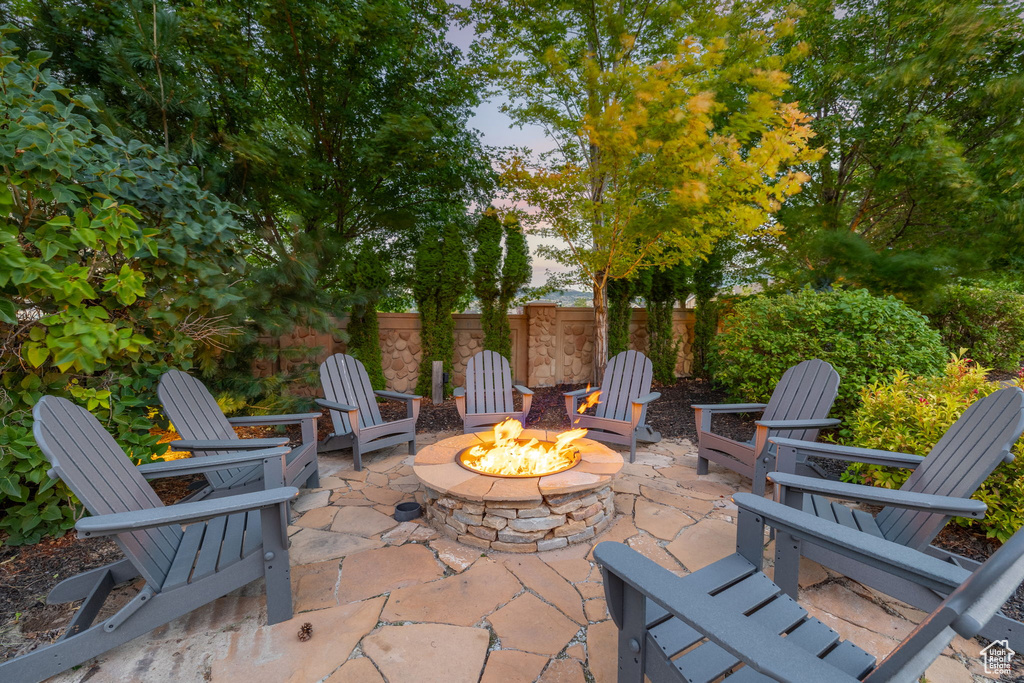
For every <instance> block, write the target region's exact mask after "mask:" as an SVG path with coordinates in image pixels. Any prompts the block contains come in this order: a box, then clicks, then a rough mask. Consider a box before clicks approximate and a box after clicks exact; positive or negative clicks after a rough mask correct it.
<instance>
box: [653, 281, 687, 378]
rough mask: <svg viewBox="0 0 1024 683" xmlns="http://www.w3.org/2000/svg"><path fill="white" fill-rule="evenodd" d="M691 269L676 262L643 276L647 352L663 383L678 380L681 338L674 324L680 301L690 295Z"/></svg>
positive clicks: (655, 372) (656, 375)
mask: <svg viewBox="0 0 1024 683" xmlns="http://www.w3.org/2000/svg"><path fill="white" fill-rule="evenodd" d="M689 279H690V268H689V267H688V266H687V265H686V264H684V263H677V264H676V265H674V266H671V267H668V268H651V269H648V270H646V271H644V273H643V275H642V277H641V289H642V290H643V295H644V301H645V302H646V307H647V355H648V356H650V359H651V365H652V366H653V369H654V379H656V380H658V381H659V382H661V383H662V384H672V383H674V382H675V380H676V360H677V359H678V358H679V346H680V343H681V342H680V341H679V340H678V339H676V336H675V329H674V328H673V326H672V322H673V317H674V313H675V308H676V302H677V301H686V297H688V296H689V295H690V289H689V286H690V283H689Z"/></svg>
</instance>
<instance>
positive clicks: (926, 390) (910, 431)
mask: <svg viewBox="0 0 1024 683" xmlns="http://www.w3.org/2000/svg"><path fill="white" fill-rule="evenodd" d="M985 375H986V370H985V368H984V367H982V366H980V365H977V364H975V363H972V362H971V361H970V360H968V359H966V358H963V357H961V356H954V357H953V359H952V361H951V362H950V363H949V365H948V366H947V367H946V372H945V374H944V375H942V376H939V377H916V378H914V377H911V376H910V375H907V374H906V373H897V374H896V376H895V377H893V378H891V379H889V380H887V381H885V382H879V383H876V384H872V385H870V386H867V387H865V388H864V389H863V391H862V392H861V405H860V407H859V408H858V409H857V411H856V412H854V413H853V415H852V417H851V419H850V421H849V430H850V431H849V434H848V435H847V437H846V442H847V443H849V444H851V445H854V446H862V447H864V448H878V449H881V450H885V451H899V452H901V453H911V454H913V455H927V454H928V451H930V450H931V449H932V447H933V446H934V445H935V444H936V443H938V441H939V439H941V438H942V435H943V434H945V433H946V430H947V429H949V427H950V425H952V424H953V423H954V422H956V420H957V418H959V417H960V416H961V415H962V414H963V412H964V411H965V410H967V407H968V406H969V405H971V404H972V403H973V402H974V401H977V400H978V399H979V398H982V397H984V396H988V395H989V394H991V393H992V392H994V391H996V390H997V389H999V388H1001V386H1002V385H1001V384H1000V383H998V382H989V381H986V379H985ZM1017 383H1018V385H1019V386H1021V387H1022V388H1024V380H1018V382H1017ZM1014 453H1015V454H1016V456H1017V457H1016V459H1015V460H1014V461H1013V462H1011V463H1009V464H1002V465H999V467H997V468H996V470H995V472H993V473H992V474H991V475H990V476H989V478H988V479H987V480H986V481H985V483H984V484H982V486H981V488H980V489H979V490H978V492H977V493H976V494H975V495H974V496H973V497H974V498H976V499H978V500H981V501H984V502H985V503H986V504H987V505H988V512H987V513H986V515H985V518H984V519H981V520H972V519H966V518H957V519H956V521H957V523H958V524H960V525H962V526H973V527H976V528H978V529H980V530H982V531H984V532H985V533H986V534H987V535H988V536H989V537H991V538H998V539H999V540H1000V541H1005V540H1006V539H1008V538H1009V537H1010V536H1012V535H1013V533H1014V532H1015V531H1016V530H1017V529H1019V528H1020V527H1021V526H1024V439H1022V440H1021V441H1018V442H1017V446H1016V448H1015V449H1014ZM909 476H910V471H909V470H905V469H897V468H891V467H880V466H877V465H865V464H855V465H852V466H851V467H850V468H849V470H847V472H846V474H844V475H843V479H844V480H845V481H853V482H857V483H863V484H873V485H875V486H882V487H885V488H899V487H900V486H902V485H903V483H904V482H905V481H906V480H907V478H908V477H909Z"/></svg>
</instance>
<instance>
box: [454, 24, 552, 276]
mask: <svg viewBox="0 0 1024 683" xmlns="http://www.w3.org/2000/svg"><path fill="white" fill-rule="evenodd" d="M448 39H449V40H450V41H451V42H452V43H453V44H455V45H457V46H458V47H459V48H461V49H462V50H463V51H468V50H469V46H470V44H471V43H472V42H473V28H472V27H466V28H456V27H453V28H451V29H449V31H448ZM506 101H507V100H505V99H504V98H503V97H495V98H494V99H492V100H490V101H488V102H484V103H483V104H481V105H480V106H479V107H477V109H476V115H475V116H474V117H473V119H471V120H470V122H469V124H470V126H472V127H473V128H476V129H477V130H479V131H480V133H481V138H482V139H483V143H484V144H485V145H491V146H494V147H510V146H515V147H529V148H530V149H531V150H533V151H535V152H538V151H544V150H546V149H548V148H549V145H550V144H551V143H550V141H549V140H548V138H547V136H546V135H545V134H544V130H543V129H541V128H540V127H538V126H526V127H523V128H519V127H518V126H513V125H512V120H511V119H509V117H508V116H506V115H505V114H503V113H502V112H501V105H502V104H503V103H504V102H506ZM527 241H528V242H529V244H530V255H531V256H532V257H533V279H532V281H531V282H530V284H531V285H532V286H534V287H536V286H539V285H542V284H544V283H545V282H546V281H547V275H548V272H559V273H560V272H565V271H566V268H565V267H564V266H562V265H561V264H559V263H556V262H555V261H551V260H550V259H544V258H541V257H539V256H537V254H536V248H537V245H538V244H540V243H541V242H542V240H541V239H540V238H538V237H534V236H528V237H527Z"/></svg>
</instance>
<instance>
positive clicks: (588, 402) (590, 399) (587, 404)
mask: <svg viewBox="0 0 1024 683" xmlns="http://www.w3.org/2000/svg"><path fill="white" fill-rule="evenodd" d="M587 391H590V385H589V384H588V385H587ZM600 399H601V392H600V391H595V392H594V393H592V394H591V395H590V396H587V398H586V399H585V400H584V401H583V403H582V404H581V405H580V407H579V408H577V409H576V412H577V413H579V414H580V415H582V414H583V411H585V410H586V409H587V408H592V407H594V406H596V405H597V404H598V403H600V402H601V401H600Z"/></svg>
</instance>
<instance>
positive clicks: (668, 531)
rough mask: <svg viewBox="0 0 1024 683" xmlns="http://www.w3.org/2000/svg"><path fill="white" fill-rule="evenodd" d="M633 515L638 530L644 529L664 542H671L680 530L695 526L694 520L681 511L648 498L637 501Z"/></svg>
mask: <svg viewBox="0 0 1024 683" xmlns="http://www.w3.org/2000/svg"><path fill="white" fill-rule="evenodd" d="M633 514H634V516H633V522H634V524H636V528H637V529H642V530H644V531H646V532H647V533H649V534H651V535H652V536H655V537H657V538H660V539H661V540H663V541H671V540H672V539H673V538H675V537H676V535H678V534H679V530H680V529H682V528H683V527H684V526H689V525H691V524H693V519H692V518H691V517H689V516H688V515H685V514H683V513H682V512H680V511H679V510H676V509H675V508H670V507H668V506H667V505H660V504H658V503H652V502H651V501H649V500H647V499H646V498H638V499H637V501H636V507H635V511H634V513H633Z"/></svg>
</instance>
